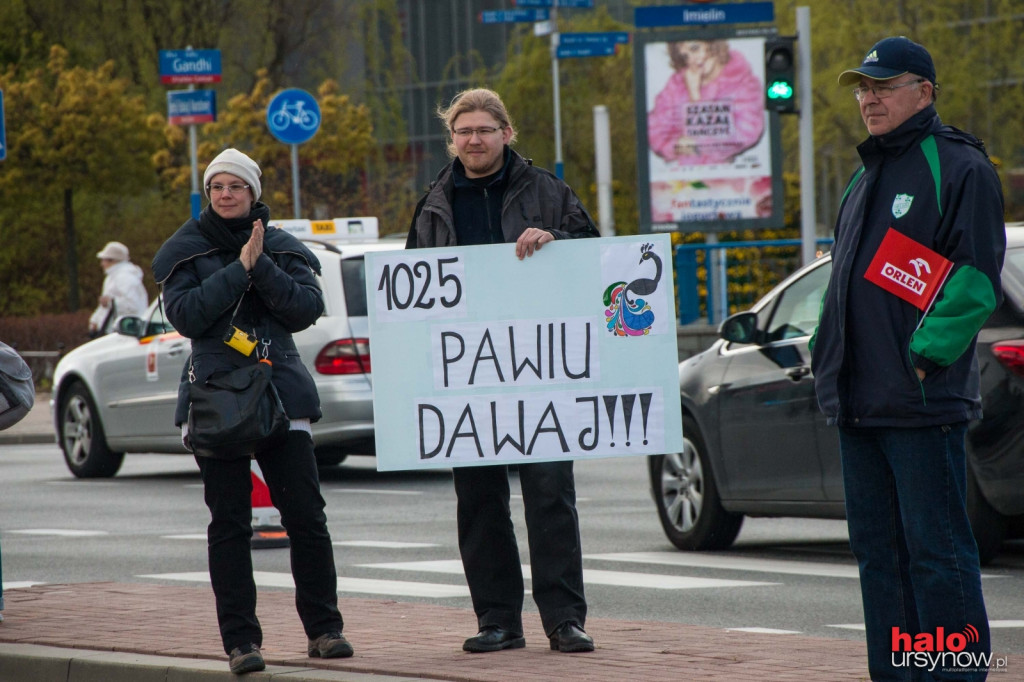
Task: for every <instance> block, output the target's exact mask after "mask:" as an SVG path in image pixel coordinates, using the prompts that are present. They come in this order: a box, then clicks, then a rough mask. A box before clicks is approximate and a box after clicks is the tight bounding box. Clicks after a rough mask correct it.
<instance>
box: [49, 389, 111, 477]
mask: <svg viewBox="0 0 1024 682" xmlns="http://www.w3.org/2000/svg"><path fill="white" fill-rule="evenodd" d="M59 409H60V412H59V414H60V433H59V436H60V448H61V450H63V451H64V461H65V462H66V463H67V465H68V469H70V470H71V473H73V474H74V475H75V476H77V477H78V478H109V477H110V476H113V475H114V474H116V473H117V471H118V469H120V468H121V463H122V462H123V461H124V453H123V452H112V451H111V450H110V448H109V447H107V439H106V435H105V434H104V433H103V424H101V423H100V415H99V411H98V410H97V409H96V404H95V403H94V402H93V400H92V396H90V395H89V390H88V389H87V388H86V387H85V386H84V385H82V384H81V383H75V384H72V385H71V386H70V387H69V388H68V390H67V393H66V395H65V397H64V398H63V399H62V400H61V404H60V408H59Z"/></svg>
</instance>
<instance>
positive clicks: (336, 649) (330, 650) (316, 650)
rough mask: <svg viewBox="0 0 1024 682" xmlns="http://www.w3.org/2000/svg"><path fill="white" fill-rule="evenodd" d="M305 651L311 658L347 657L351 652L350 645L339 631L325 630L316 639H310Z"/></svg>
mask: <svg viewBox="0 0 1024 682" xmlns="http://www.w3.org/2000/svg"><path fill="white" fill-rule="evenodd" d="M306 652H307V653H308V654H309V655H310V656H312V657H313V658H316V657H318V656H319V657H320V658H348V657H349V656H351V655H352V654H353V651H352V645H351V644H349V643H348V640H347V639H345V635H343V634H341V633H340V632H337V631H334V632H326V633H324V634H322V635H320V636H319V637H317V638H316V639H311V640H309V642H308V646H307V647H306Z"/></svg>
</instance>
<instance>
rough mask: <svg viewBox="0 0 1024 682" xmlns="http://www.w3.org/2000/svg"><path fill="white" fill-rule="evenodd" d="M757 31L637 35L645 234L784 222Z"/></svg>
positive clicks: (774, 119) (773, 122)
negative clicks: (752, 33) (754, 33)
mask: <svg viewBox="0 0 1024 682" xmlns="http://www.w3.org/2000/svg"><path fill="white" fill-rule="evenodd" d="M764 45H765V38H764V37H763V36H744V37H738V36H737V35H736V34H735V32H728V33H722V32H714V31H695V30H680V31H675V32H673V33H659V34H651V33H638V34H637V36H636V48H635V50H634V55H635V59H636V83H637V90H638V92H637V97H636V101H637V122H638V127H639V130H638V135H637V137H638V144H637V150H638V151H637V153H638V155H639V159H638V170H639V178H640V192H641V195H642V196H641V201H640V218H641V220H640V223H641V224H640V231H641V232H672V231H681V232H720V231H725V230H740V229H759V228H765V227H776V226H780V225H781V224H782V209H783V206H782V177H781V172H782V169H781V154H780V143H779V129H778V128H779V126H778V114H777V113H775V112H769V111H767V110H766V109H765V95H764V89H765V67H764Z"/></svg>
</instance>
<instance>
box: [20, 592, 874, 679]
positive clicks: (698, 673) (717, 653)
mask: <svg viewBox="0 0 1024 682" xmlns="http://www.w3.org/2000/svg"><path fill="white" fill-rule="evenodd" d="M4 599H5V600H6V602H7V608H6V610H5V611H4V618H5V620H4V622H3V623H0V682H26V681H29V680H31V681H32V682H71V681H75V682H77V681H82V682H84V681H86V680H104V681H105V682H146V681H148V680H154V681H155V680H160V681H162V682H163V681H170V680H182V681H184V680H189V681H192V680H207V679H209V680H218V679H221V680H228V679H237V678H236V677H235V676H233V675H231V674H230V673H229V672H228V669H227V657H226V656H225V655H224V653H223V652H222V651H221V648H220V638H219V636H218V634H217V626H216V615H215V612H214V607H213V594H212V592H211V591H210V588H209V587H208V586H205V587H193V586H187V587H182V586H168V585H156V584H147V583H79V584H72V585H41V586H35V587H30V588H24V589H16V590H9V591H7V592H5V593H4ZM294 599H295V597H294V594H293V593H292V592H291V591H284V590H266V589H264V590H262V591H261V592H260V596H259V606H258V614H259V616H260V620H261V622H262V623H263V627H264V639H263V645H264V657H265V659H266V661H267V663H268V666H269V667H268V669H267V672H265V673H254V674H251V675H248V676H247V677H246V679H251V680H261V679H262V680H266V679H272V678H274V679H280V680H289V681H290V682H297V681H305V680H348V681H351V682H355V681H363V682H369V681H370V680H373V681H376V682H384V681H387V680H395V679H404V680H408V679H410V678H412V679H421V680H460V681H480V682H508V681H509V680H579V681H583V680H586V681H587V682H621V681H622V680H634V681H636V682H641V681H642V682H658V681H660V680H664V681H665V682H669V681H671V682H678V680H695V681H704V680H714V681H726V680H728V681H730V682H784V681H785V680H794V681H799V682H842V681H845V680H866V679H867V669H866V668H867V664H866V655H865V650H864V644H863V643H861V642H855V641H850V640H843V639H824V638H816V637H804V636H798V635H776V634H759V633H748V632H733V631H728V630H720V629H715V628H706V627H697V626H693V625H684V624H678V623H660V622H642V621H622V620H612V619H607V618H591V619H589V620H588V621H587V631H588V632H589V633H590V634H592V635H593V636H594V639H595V640H596V642H597V650H596V651H594V652H593V653H587V654H563V653H558V652H555V651H551V650H550V649H549V647H548V642H547V639H546V638H545V637H544V632H543V630H542V629H541V627H540V623H539V620H538V619H537V618H536V614H528V615H527V618H526V632H525V635H526V648H525V649H518V650H513V651H501V652H495V653H489V654H468V653H465V652H463V651H462V650H461V647H462V641H463V639H464V638H465V637H467V636H469V635H472V634H473V631H475V627H474V623H475V618H474V616H473V613H472V611H470V610H469V609H457V608H451V607H442V606H434V605H431V604H418V603H416V604H413V603H401V602H395V601H392V600H386V599H342V600H341V603H340V606H341V609H342V615H343V616H344V618H345V634H346V636H347V637H348V638H349V640H350V641H351V642H352V645H353V646H354V647H355V650H356V654H355V656H354V657H352V658H349V659H343V660H326V661H325V660H321V659H311V658H307V656H306V649H305V645H306V639H305V636H304V634H303V632H302V626H301V625H300V623H299V619H298V616H297V615H296V613H295V604H294ZM55 647H56V648H55ZM370 675H372V677H368V676H370Z"/></svg>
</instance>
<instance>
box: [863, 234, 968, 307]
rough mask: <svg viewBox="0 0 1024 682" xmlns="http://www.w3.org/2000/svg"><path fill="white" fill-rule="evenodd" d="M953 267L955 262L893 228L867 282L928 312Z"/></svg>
mask: <svg viewBox="0 0 1024 682" xmlns="http://www.w3.org/2000/svg"><path fill="white" fill-rule="evenodd" d="M952 267H953V263H952V261H949V260H946V259H945V258H943V257H942V256H940V255H939V254H937V253H935V252H934V251H932V250H931V249H929V248H928V247H927V246H925V245H924V244H921V243H919V242H916V241H914V240H913V239H911V238H910V237H908V236H906V235H904V234H903V233H901V232H897V231H896V230H894V229H893V228H891V227H890V228H889V231H888V232H886V233H885V238H884V239H882V243H881V245H880V246H879V247H878V251H877V252H876V253H875V257H874V258H872V259H871V265H869V266H868V271H867V272H866V273H864V278H865V279H867V280H868V281H869V282H873V283H874V284H877V285H878V286H880V287H882V288H883V289H885V290H886V291H888V292H889V293H890V294H895V295H896V296H899V297H900V298H902V299H903V300H904V301H907V302H908V303H911V304H913V305H915V306H917V307H918V308H920V309H921V310H928V308H929V306H931V304H932V301H934V300H935V297H936V295H938V293H939V290H940V289H942V284H943V283H944V282H945V281H946V276H947V275H949V271H950V268H952Z"/></svg>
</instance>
